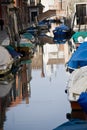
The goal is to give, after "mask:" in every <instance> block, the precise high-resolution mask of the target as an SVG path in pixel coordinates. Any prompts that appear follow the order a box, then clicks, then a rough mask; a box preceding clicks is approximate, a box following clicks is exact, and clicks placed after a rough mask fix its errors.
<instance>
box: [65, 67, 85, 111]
mask: <svg viewBox="0 0 87 130" xmlns="http://www.w3.org/2000/svg"><path fill="white" fill-rule="evenodd" d="M67 95H68V100H69V102H70V104H71V108H72V109H75V110H80V109H83V110H84V111H85V112H86V113H87V66H84V67H81V68H79V69H76V70H75V71H73V72H72V74H71V76H70V78H69V81H68V84H67Z"/></svg>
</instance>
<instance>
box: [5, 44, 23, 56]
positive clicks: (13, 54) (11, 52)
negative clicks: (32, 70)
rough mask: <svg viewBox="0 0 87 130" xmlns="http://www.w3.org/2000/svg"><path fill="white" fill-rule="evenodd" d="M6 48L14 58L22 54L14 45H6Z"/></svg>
mask: <svg viewBox="0 0 87 130" xmlns="http://www.w3.org/2000/svg"><path fill="white" fill-rule="evenodd" d="M6 49H7V50H8V52H9V53H10V54H11V56H12V57H13V58H16V57H19V56H22V54H21V53H19V52H17V51H16V50H15V49H14V48H13V47H12V46H10V45H8V46H6Z"/></svg>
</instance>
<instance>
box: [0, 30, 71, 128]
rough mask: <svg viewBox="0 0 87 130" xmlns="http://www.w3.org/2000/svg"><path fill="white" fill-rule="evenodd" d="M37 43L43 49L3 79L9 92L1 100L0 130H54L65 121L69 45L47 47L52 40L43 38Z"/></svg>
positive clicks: (67, 109) (38, 47) (67, 102)
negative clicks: (15, 71) (6, 80)
mask: <svg viewBox="0 0 87 130" xmlns="http://www.w3.org/2000/svg"><path fill="white" fill-rule="evenodd" d="M51 33H52V32H51ZM48 35H49V34H48ZM39 40H41V41H40V43H43V45H42V44H40V45H39V46H37V48H36V52H35V54H34V56H33V57H32V58H31V59H29V60H27V61H24V62H23V63H21V64H22V66H21V68H20V69H19V70H18V72H17V73H16V74H15V76H14V75H13V74H12V73H11V74H10V75H9V76H7V77H6V78H5V79H9V80H10V81H9V83H7V82H6V83H5V87H7V89H8V88H9V87H10V89H9V90H8V91H7V93H6V94H5V95H4V96H3V97H0V130H53V129H54V128H56V127H58V126H59V125H61V124H62V123H64V122H67V121H68V119H67V118H66V114H67V113H70V112H71V108H70V104H69V101H68V98H67V94H66V93H65V89H66V85H67V81H68V78H69V76H70V74H69V72H67V71H66V67H65V64H66V62H67V60H68V58H69V56H68V52H69V48H68V44H67V43H66V44H63V45H58V44H50V42H52V38H50V39H49V37H44V36H43V37H42V36H41V37H40V38H39ZM44 42H45V43H44ZM13 77H15V78H13ZM0 86H1V85H0ZM3 86H4V85H2V87H3Z"/></svg>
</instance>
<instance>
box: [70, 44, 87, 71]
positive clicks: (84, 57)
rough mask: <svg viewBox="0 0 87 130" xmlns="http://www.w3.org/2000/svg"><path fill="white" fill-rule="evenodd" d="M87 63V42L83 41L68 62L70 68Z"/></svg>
mask: <svg viewBox="0 0 87 130" xmlns="http://www.w3.org/2000/svg"><path fill="white" fill-rule="evenodd" d="M86 65H87V42H83V43H82V44H81V45H80V46H79V47H78V48H77V50H76V51H75V52H74V53H73V54H72V56H71V58H70V60H69V61H68V62H67V66H68V68H72V69H77V68H78V67H83V66H86Z"/></svg>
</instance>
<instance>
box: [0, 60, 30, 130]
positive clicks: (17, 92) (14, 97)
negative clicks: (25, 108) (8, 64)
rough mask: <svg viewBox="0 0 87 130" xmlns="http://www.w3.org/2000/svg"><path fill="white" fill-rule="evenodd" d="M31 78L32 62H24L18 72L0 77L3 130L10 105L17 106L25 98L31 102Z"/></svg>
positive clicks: (27, 102) (0, 117)
mask: <svg viewBox="0 0 87 130" xmlns="http://www.w3.org/2000/svg"><path fill="white" fill-rule="evenodd" d="M31 78H32V77H31V63H29V64H23V65H22V67H21V69H19V71H18V72H16V74H12V73H11V74H8V75H7V76H5V77H3V78H0V130H3V125H4V122H5V121H6V111H7V110H8V109H7V108H8V107H13V106H16V105H18V104H20V103H21V102H22V101H23V100H24V101H25V103H26V104H29V97H30V96H31V88H30V81H31ZM2 87H3V88H4V89H2ZM1 92H2V93H1Z"/></svg>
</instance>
